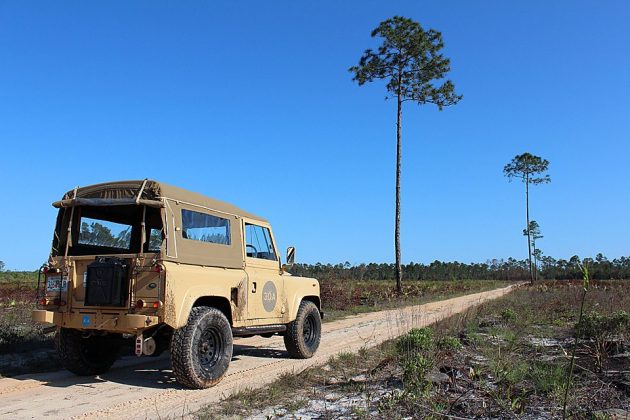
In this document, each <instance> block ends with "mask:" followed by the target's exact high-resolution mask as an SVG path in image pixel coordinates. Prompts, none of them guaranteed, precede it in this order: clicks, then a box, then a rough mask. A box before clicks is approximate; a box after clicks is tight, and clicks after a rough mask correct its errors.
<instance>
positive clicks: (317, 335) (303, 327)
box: [284, 300, 322, 359]
mask: <svg viewBox="0 0 630 420" xmlns="http://www.w3.org/2000/svg"><path fill="white" fill-rule="evenodd" d="M321 335H322V319H321V316H320V314H319V309H317V306H316V305H315V304H314V303H313V302H309V301H307V300H303V301H302V303H300V308H299V309H298V313H297V317H296V318H295V321H291V322H290V323H289V325H287V331H286V333H285V335H284V345H285V346H286V348H287V352H289V356H291V357H293V358H296V359H309V358H311V357H313V355H314V354H315V352H316V351H317V348H318V347H319V341H320V339H321Z"/></svg>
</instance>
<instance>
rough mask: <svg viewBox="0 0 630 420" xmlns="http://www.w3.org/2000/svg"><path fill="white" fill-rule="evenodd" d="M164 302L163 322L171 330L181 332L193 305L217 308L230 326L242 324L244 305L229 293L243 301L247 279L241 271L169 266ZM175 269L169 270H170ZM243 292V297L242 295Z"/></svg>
mask: <svg viewBox="0 0 630 420" xmlns="http://www.w3.org/2000/svg"><path fill="white" fill-rule="evenodd" d="M165 265H167V267H166V273H167V275H166V287H165V291H164V293H165V299H164V322H165V323H166V324H167V325H169V326H171V327H173V328H182V327H184V326H185V325H186V323H187V322H188V316H189V315H190V311H191V310H192V308H193V307H194V306H196V305H199V304H201V305H209V306H218V307H219V309H221V310H223V312H227V313H226V316H227V318H228V320H229V321H230V323H231V324H232V326H239V325H240V324H241V323H242V322H244V320H245V315H246V313H247V309H246V308H247V302H245V301H244V300H245V299H238V300H239V301H238V305H237V304H236V302H232V301H231V300H230V297H231V293H232V289H233V288H236V289H237V291H238V296H239V297H240V296H243V297H246V296H247V293H246V290H247V276H246V275H245V274H244V272H243V271H242V270H226V269H222V268H214V267H196V266H184V265H177V264H168V263H166V264H165ZM171 265H173V266H176V267H169V266H171ZM241 292H242V293H241Z"/></svg>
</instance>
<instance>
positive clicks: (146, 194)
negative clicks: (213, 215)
mask: <svg viewBox="0 0 630 420" xmlns="http://www.w3.org/2000/svg"><path fill="white" fill-rule="evenodd" d="M75 191H76V195H75ZM163 199H170V200H174V201H178V202H182V203H188V204H193V205H197V206H202V207H206V208H208V209H211V210H216V211H219V212H222V213H226V214H230V215H234V216H240V217H247V218H250V219H253V220H258V221H261V222H265V223H266V222H267V220H265V219H264V218H262V217H259V216H256V215H254V214H251V213H249V212H246V211H244V210H242V209H240V208H238V207H236V206H234V205H232V204H229V203H226V202H224V201H219V200H215V199H213V198H210V197H206V196H205V195H202V194H198V193H195V192H192V191H188V190H185V189H183V188H178V187H174V186H172V185H169V184H165V183H163V182H159V181H154V180H149V179H145V180H131V181H113V182H104V183H101V184H94V185H89V186H86V187H80V188H77V189H76V190H70V191H68V192H67V193H65V194H64V196H63V198H62V199H61V200H60V201H56V202H54V203H53V206H54V207H57V208H62V207H71V206H75V205H88V206H89V205H93V206H116V205H125V204H140V205H148V206H153V207H163V205H164V203H163Z"/></svg>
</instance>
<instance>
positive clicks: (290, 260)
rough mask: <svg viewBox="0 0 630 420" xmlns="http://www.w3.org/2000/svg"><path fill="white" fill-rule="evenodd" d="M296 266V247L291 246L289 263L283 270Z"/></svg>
mask: <svg viewBox="0 0 630 420" xmlns="http://www.w3.org/2000/svg"><path fill="white" fill-rule="evenodd" d="M293 264H295V247H293V246H290V247H288V248H287V263H286V264H285V265H284V266H283V268H285V269H287V268H291V266H293Z"/></svg>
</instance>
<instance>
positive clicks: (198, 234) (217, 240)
mask: <svg viewBox="0 0 630 420" xmlns="http://www.w3.org/2000/svg"><path fill="white" fill-rule="evenodd" d="M182 237H183V238H184V239H192V240H195V241H201V242H210V243H213V244H221V245H230V221H229V220H228V219H224V218H222V217H217V216H213V215H211V214H205V213H198V212H196V211H190V210H182Z"/></svg>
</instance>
